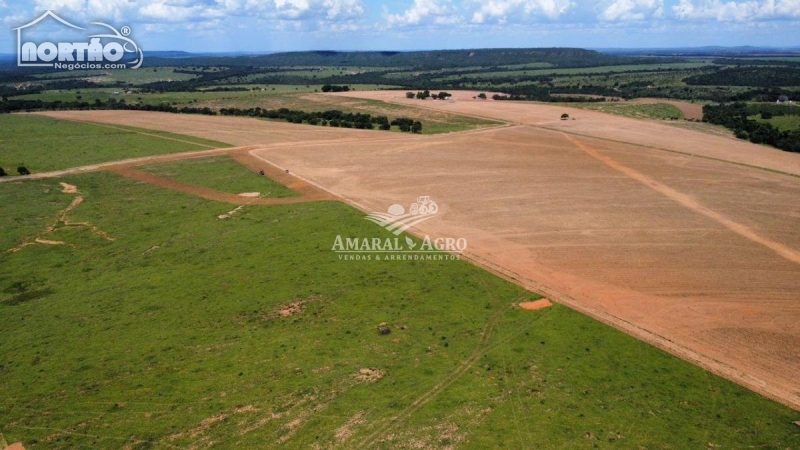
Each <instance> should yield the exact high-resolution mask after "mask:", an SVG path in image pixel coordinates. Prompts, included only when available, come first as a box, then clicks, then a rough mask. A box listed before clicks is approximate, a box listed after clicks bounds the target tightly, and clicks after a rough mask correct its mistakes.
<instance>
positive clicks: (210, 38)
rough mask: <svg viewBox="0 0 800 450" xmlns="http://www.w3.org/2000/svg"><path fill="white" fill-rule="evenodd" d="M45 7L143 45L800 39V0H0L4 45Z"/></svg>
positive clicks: (225, 47) (439, 45) (395, 46)
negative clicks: (127, 30)
mask: <svg viewBox="0 0 800 450" xmlns="http://www.w3.org/2000/svg"><path fill="white" fill-rule="evenodd" d="M48 9H50V10H53V11H54V12H56V13H57V14H58V15H60V16H61V17H63V18H65V19H67V20H69V21H71V22H72V23H75V24H77V25H84V24H86V23H88V22H90V21H104V22H107V23H109V24H112V25H114V26H116V27H118V28H119V27H122V26H123V25H127V26H130V27H131V29H132V30H133V34H132V37H133V38H134V39H135V40H136V41H137V43H139V45H140V46H141V47H142V48H144V49H145V51H147V50H186V51H220V52H221V51H250V52H258V51H288V50H322V49H326V50H328V49H330V50H411V49H445V48H486V47H551V46H554V47H590V48H600V47H624V48H631V47H685V46H704V45H726V46H738V45H759V46H798V45H800V0H735V1H730V0H601V1H584V0H489V1H477V0H384V1H372V0H199V1H198V0H0V15H2V17H3V26H4V27H5V28H6V30H7V31H6V32H5V33H2V34H0V37H1V38H0V52H3V53H12V52H14V51H15V48H16V47H15V46H16V42H15V39H16V38H15V35H14V33H13V32H12V31H11V28H13V27H16V26H19V25H22V24H25V23H27V22H29V21H30V20H32V19H34V18H35V17H37V16H38V14H40V13H41V12H43V11H45V10H48Z"/></svg>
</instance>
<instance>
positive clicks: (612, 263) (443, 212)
mask: <svg viewBox="0 0 800 450" xmlns="http://www.w3.org/2000/svg"><path fill="white" fill-rule="evenodd" d="M352 95H359V96H362V95H364V96H370V98H387V99H388V98H391V99H395V100H396V101H405V100H404V99H398V98H396V96H397V95H398V94H397V93H395V94H392V93H388V94H387V93H385V92H378V93H364V92H358V93H353V94H352ZM473 95H475V93H457V95H456V99H455V100H454V101H451V102H444V101H436V102H433V101H426V102H424V103H423V102H419V101H415V102H416V103H415V104H417V105H422V106H424V107H432V108H442V109H447V110H452V111H459V112H462V111H463V113H465V114H474V115H479V116H482V117H491V118H495V119H502V120H507V121H510V122H512V123H513V124H515V125H513V126H509V127H504V128H495V129H487V130H480V131H472V132H465V133H453V134H449V135H438V136H425V137H419V136H409V135H396V134H388V133H386V134H381V133H378V132H369V131H367V132H358V131H356V130H338V129H325V128H319V127H299V126H295V125H288V124H286V125H284V124H279V123H267V122H263V121H253V120H250V119H242V118H219V117H202V116H191V115H160V114H151V113H141V112H123V111H118V112H117V111H115V112H113V114H109V113H108V112H98V113H94V112H64V113H61V112H59V113H52V114H51V113H48V115H52V116H53V117H62V118H71V119H73V120H76V119H77V120H92V121H94V120H96V121H101V122H104V123H119V124H125V125H133V126H138V127H142V128H155V129H159V130H163V131H170V132H176V133H185V134H190V135H195V136H200V137H205V138H211V139H216V140H223V141H227V142H230V143H232V144H237V145H245V144H250V143H253V144H267V145H266V146H265V147H260V148H259V149H257V150H251V151H250V153H251V154H252V155H253V156H256V157H258V158H261V159H262V160H264V161H265V162H267V161H268V162H269V163H272V164H276V165H277V166H279V167H280V168H290V169H291V172H292V174H297V175H298V176H299V177H301V178H302V179H304V180H307V181H308V182H309V183H311V184H313V185H316V186H320V187H323V188H324V189H326V190H328V191H329V192H332V193H335V194H337V195H339V196H341V197H342V198H343V199H345V200H346V201H348V202H350V203H352V204H354V205H357V206H359V207H360V208H362V209H364V210H365V211H386V208H387V207H388V206H390V205H393V204H397V203H400V204H409V203H411V202H412V201H414V200H415V199H416V198H417V197H419V196H423V195H429V196H431V197H432V199H434V200H435V201H436V202H437V203H438V205H439V212H438V214H437V215H436V217H434V218H432V219H430V220H427V221H425V222H422V223H420V224H419V225H417V226H416V227H415V228H414V229H413V232H414V233H415V234H418V235H424V234H430V235H432V236H436V237H454V238H460V237H464V238H467V239H468V240H469V249H468V252H467V257H468V258H469V259H471V260H472V261H474V262H476V263H477V264H479V265H482V266H484V267H487V268H489V269H492V270H494V271H495V272H497V273H498V274H500V275H502V276H505V277H507V278H510V279H513V280H515V281H517V282H518V283H520V284H522V285H524V286H526V287H530V288H532V289H535V290H537V291H538V292H540V293H542V294H544V295H546V296H547V297H548V298H550V299H552V300H554V301H557V302H561V303H565V304H567V305H569V306H571V307H573V308H575V309H578V310H580V311H583V312H585V313H587V314H589V315H592V316H593V317H596V318H598V319H600V320H602V321H604V322H606V323H609V324H612V325H614V326H616V327H618V328H620V329H622V330H624V331H626V332H628V333H630V334H634V335H636V336H638V337H640V338H642V339H644V340H646V341H647V342H650V343H652V344H655V345H658V346H660V347H662V348H664V349H666V350H668V351H670V352H672V353H674V354H676V355H679V356H681V357H684V358H686V359H688V360H690V361H693V362H695V363H697V364H699V365H701V366H703V367H706V368H708V369H710V370H712V371H714V372H716V373H718V374H721V375H723V376H725V377H727V378H729V379H732V380H734V381H736V382H739V383H741V384H743V385H746V386H748V387H750V388H751V389H754V390H756V391H758V392H761V393H763V394H765V395H767V396H769V397H772V398H774V399H777V400H779V401H781V402H783V403H785V404H787V405H790V406H793V407H794V408H797V409H800V379H798V378H797V376H796V374H797V373H798V371H800V345H798V344H799V343H800V302H799V301H798V300H799V298H798V295H799V294H798V293H799V292H800V202H797V198H798V196H799V195H800V177H797V176H796V175H798V174H800V155H793V154H790V153H784V152H780V151H778V150H773V149H769V148H765V147H761V146H756V145H752V144H748V143H744V142H739V141H735V140H733V139H727V138H724V137H717V136H711V135H706V134H702V133H697V132H693V131H689V130H681V129H676V128H673V127H668V126H664V125H660V124H657V123H651V122H647V121H642V120H633V119H626V118H621V117H614V116H608V115H605V114H601V113H595V112H591V111H582V110H572V109H569V108H566V109H565V108H563V107H560V106H556V107H553V106H549V105H540V104H527V103H514V102H492V101H477V100H472V98H471V97H472V96H473ZM565 111H568V112H569V114H570V115H573V114H574V115H575V117H577V120H575V121H560V120H558V117H560V115H561V113H562V112H565ZM128 115H130V117H128ZM217 121H219V122H217ZM254 122H255V123H254ZM217 124H219V126H220V127H221V128H222V129H223V130H224V132H223V133H229V136H230V137H231V138H228V137H226V136H224V135H223V134H219V133H216V132H215V129H214V127H215V126H217ZM273 127H274V133H273V132H272V130H273ZM306 130H307V131H308V133H306ZM276 135H280V136H284V135H286V136H288V137H286V138H285V141H284V142H285V143H284V144H282V143H279V142H277V141H278V140H279V139H278V138H277V137H276ZM289 135H291V136H289ZM306 137H308V138H309V139H307V140H311V141H312V142H302V141H303V140H304V138H306ZM366 137H369V138H370V139H364V138H366ZM373 137H374V139H372V138H373ZM260 139H264V141H259V140H260ZM622 141H627V143H625V142H622ZM664 150H668V151H664ZM693 155H695V156H693ZM731 162H734V163H735V164H731ZM754 166H755V167H754ZM757 167H763V168H766V169H768V170H763V169H761V168H757ZM778 172H782V173H778Z"/></svg>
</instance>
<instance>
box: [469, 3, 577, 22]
mask: <svg viewBox="0 0 800 450" xmlns="http://www.w3.org/2000/svg"><path fill="white" fill-rule="evenodd" d="M473 4H474V2H473ZM477 5H479V7H478V8H477V9H476V10H475V11H473V13H472V23H477V24H481V23H487V22H496V23H501V24H503V23H508V22H512V23H513V22H524V21H525V20H526V19H528V18H529V17H530V16H543V17H546V18H548V19H551V20H555V19H558V18H559V17H561V16H562V15H564V14H566V13H567V12H568V11H569V10H570V8H572V7H573V6H575V5H574V3H572V2H571V1H570V0H490V1H488V2H478V3H477Z"/></svg>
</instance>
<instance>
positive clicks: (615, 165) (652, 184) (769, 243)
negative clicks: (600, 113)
mask: <svg viewBox="0 0 800 450" xmlns="http://www.w3.org/2000/svg"><path fill="white" fill-rule="evenodd" d="M563 135H564V137H565V138H566V139H567V140H568V141H570V142H571V143H572V144H573V145H575V147H577V148H578V149H580V150H582V151H583V152H584V153H586V154H587V155H589V156H591V157H592V158H594V159H596V160H598V161H600V162H601V163H603V164H605V165H606V166H608V167H610V168H612V169H614V170H616V171H617V172H620V173H622V174H623V175H626V176H628V177H629V178H632V179H634V180H636V181H638V182H640V183H642V184H644V185H645V186H647V187H649V188H651V189H653V190H654V191H656V192H658V193H660V194H662V195H664V196H666V197H667V198H669V199H671V200H674V201H676V202H678V203H680V204H681V205H683V206H685V207H687V208H689V209H691V210H692V211H694V212H696V213H699V214H702V215H704V216H706V217H707V218H709V219H711V220H713V221H715V222H717V223H718V224H720V225H722V226H723V227H725V228H727V229H729V230H731V231H733V232H734V233H736V234H738V235H739V236H742V237H743V238H745V239H749V240H751V241H753V242H755V243H757V244H761V245H763V246H764V247H767V248H768V249H770V250H772V251H773V252H775V253H776V254H777V255H778V256H780V257H782V258H784V259H786V260H788V261H791V262H793V263H795V264H800V251H797V250H795V249H793V248H790V247H788V246H786V245H783V244H781V243H779V242H775V241H773V240H771V239H767V238H765V237H763V236H761V235H759V234H758V233H756V232H755V231H753V230H751V229H750V228H748V227H747V226H745V225H742V224H740V223H738V222H735V221H733V220H731V219H730V218H728V217H727V216H725V215H723V214H720V213H718V212H716V211H714V210H712V209H710V208H708V207H706V206H704V205H702V204H700V203H699V202H698V201H697V200H695V199H693V198H692V197H691V196H689V195H686V194H684V193H683V192H679V191H677V190H675V189H673V188H671V187H669V186H667V185H665V184H663V183H660V182H658V181H656V180H654V179H652V178H650V177H648V176H647V175H645V174H643V173H641V172H638V171H636V170H634V169H632V168H630V167H628V166H626V165H624V164H621V163H619V162H617V161H616V160H614V159H613V158H611V157H608V156H606V155H603V154H601V153H600V152H598V151H597V150H594V149H593V148H591V147H589V146H587V145H586V144H584V143H583V142H581V141H579V140H577V139H575V138H574V137H573V136H570V135H569V134H567V133H563Z"/></svg>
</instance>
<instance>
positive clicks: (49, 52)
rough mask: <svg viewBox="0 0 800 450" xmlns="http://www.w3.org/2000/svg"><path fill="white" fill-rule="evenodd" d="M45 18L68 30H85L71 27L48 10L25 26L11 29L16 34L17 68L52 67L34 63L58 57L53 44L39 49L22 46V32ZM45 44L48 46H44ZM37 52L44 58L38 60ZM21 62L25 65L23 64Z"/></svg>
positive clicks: (33, 46)
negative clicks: (62, 25) (60, 24)
mask: <svg viewBox="0 0 800 450" xmlns="http://www.w3.org/2000/svg"><path fill="white" fill-rule="evenodd" d="M47 18H52V19H55V20H56V21H58V22H60V23H62V24H64V25H66V26H68V27H70V28H74V29H76V30H85V28H81V27H79V26H77V25H73V24H71V23H69V22H67V21H66V20H64V19H62V18H61V17H58V15H57V14H56V13H54V12H53V11H50V10H47V11H45V12H44V14H42V15H41V16H39V17H37V18H36V19H34V20H33V21H31V22H28V23H26V24H25V25H22V26H19V27H17V28H13V29H12V31H16V32H17V66H26V67H53V64H52V63H49V64H47V63H36V62H35V61H36V60H38V59H41V60H44V61H46V60H47V58H50V60H51V61H52V60H53V59H55V57H56V56H58V47H57V46H55V44H52V43H44V44H43V45H42V46H41V47H42V48H41V49H40V48H39V46H37V45H36V44H34V43H33V42H26V43H25V44H22V30H24V29H26V28H30V27H32V26H34V25H36V24H38V23H39V22H41V21H43V20H45V19H47ZM46 44H50V45H46ZM39 52H41V53H42V55H43V56H44V58H39V57H38V56H39V55H38V54H39ZM23 55H24V56H25V57H24V58H23ZM33 55H36V56H37V57H33ZM51 56H52V58H51ZM23 60H24V61H23ZM23 62H24V63H25V64H23Z"/></svg>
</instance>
